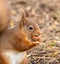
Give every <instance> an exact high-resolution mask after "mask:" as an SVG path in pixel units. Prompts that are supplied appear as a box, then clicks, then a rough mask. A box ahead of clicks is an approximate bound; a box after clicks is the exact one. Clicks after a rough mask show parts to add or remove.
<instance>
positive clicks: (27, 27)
mask: <svg viewBox="0 0 60 64" xmlns="http://www.w3.org/2000/svg"><path fill="white" fill-rule="evenodd" d="M40 33H41V32H40V28H39V25H38V24H37V21H36V20H35V19H34V18H32V17H30V16H29V14H24V15H23V16H22V18H21V20H20V21H19V22H17V24H16V28H15V29H14V34H15V38H16V40H17V41H16V42H14V43H13V45H14V47H15V48H16V49H17V50H19V51H26V50H29V49H30V48H32V47H34V46H36V45H38V44H39V43H40Z"/></svg>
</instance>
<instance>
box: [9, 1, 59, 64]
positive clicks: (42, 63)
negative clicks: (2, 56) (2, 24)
mask: <svg viewBox="0 0 60 64" xmlns="http://www.w3.org/2000/svg"><path fill="white" fill-rule="evenodd" d="M8 4H9V5H10V10H11V21H19V20H20V16H21V9H22V8H25V9H26V10H27V11H28V12H30V13H31V14H32V15H33V16H35V19H36V20H37V22H38V24H39V26H40V29H41V44H40V45H39V46H37V47H35V48H33V49H31V50H29V51H27V56H28V58H29V61H30V62H29V64H60V0H8Z"/></svg>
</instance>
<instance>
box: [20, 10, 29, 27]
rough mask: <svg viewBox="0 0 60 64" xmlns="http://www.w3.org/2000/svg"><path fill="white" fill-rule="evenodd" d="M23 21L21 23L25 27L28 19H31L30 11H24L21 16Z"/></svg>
mask: <svg viewBox="0 0 60 64" xmlns="http://www.w3.org/2000/svg"><path fill="white" fill-rule="evenodd" d="M21 15H22V16H21V21H20V25H22V26H23V25H24V24H25V23H26V22H27V18H28V17H29V13H28V11H26V10H25V9H23V10H22V14H21Z"/></svg>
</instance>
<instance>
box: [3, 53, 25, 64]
mask: <svg viewBox="0 0 60 64" xmlns="http://www.w3.org/2000/svg"><path fill="white" fill-rule="evenodd" d="M24 54H25V52H21V53H16V52H5V53H4V54H3V55H4V56H5V58H6V59H9V60H8V63H9V64H19V63H21V62H22V61H23V59H24V57H25V55H24Z"/></svg>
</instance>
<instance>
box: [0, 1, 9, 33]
mask: <svg viewBox="0 0 60 64" xmlns="http://www.w3.org/2000/svg"><path fill="white" fill-rule="evenodd" d="M9 17H10V13H9V8H8V3H7V0H0V33H1V32H3V31H5V30H6V28H7V26H8V23H9V20H10V18H9Z"/></svg>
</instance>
